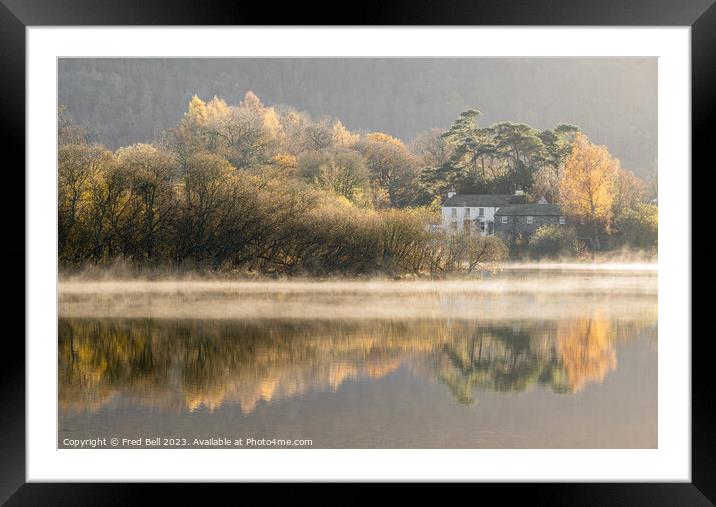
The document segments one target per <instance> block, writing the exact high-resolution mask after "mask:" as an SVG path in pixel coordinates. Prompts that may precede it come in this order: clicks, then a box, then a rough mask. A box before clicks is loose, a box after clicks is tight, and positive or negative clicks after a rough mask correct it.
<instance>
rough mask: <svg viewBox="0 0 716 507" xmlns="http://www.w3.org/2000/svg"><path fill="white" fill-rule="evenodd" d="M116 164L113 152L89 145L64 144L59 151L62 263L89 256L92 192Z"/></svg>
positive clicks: (58, 215)
mask: <svg viewBox="0 0 716 507" xmlns="http://www.w3.org/2000/svg"><path fill="white" fill-rule="evenodd" d="M113 163H114V158H113V155H112V153H111V152H110V151H108V150H106V149H104V148H102V147H94V146H88V145H86V144H63V145H60V147H59V150H58V185H57V227H58V236H59V245H58V248H59V256H60V258H61V259H68V260H69V259H70V258H71V259H73V260H79V259H81V257H82V255H83V254H84V253H86V252H84V250H83V245H84V243H85V242H86V240H87V237H86V236H87V225H88V221H89V220H91V218H92V211H91V209H90V207H91V201H92V198H91V197H92V189H93V185H94V183H95V182H96V181H97V179H98V178H101V176H102V173H103V172H104V171H106V170H107V169H108V166H109V165H111V164H113Z"/></svg>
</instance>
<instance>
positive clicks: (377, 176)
mask: <svg viewBox="0 0 716 507" xmlns="http://www.w3.org/2000/svg"><path fill="white" fill-rule="evenodd" d="M356 149H357V150H358V151H359V152H360V153H361V154H362V155H363V156H364V157H365V158H366V160H367V163H368V169H369V171H370V179H371V183H372V186H373V191H374V194H375V196H376V199H378V200H379V204H380V199H381V196H382V197H383V198H384V199H385V201H386V202H385V204H387V206H389V207H392V208H395V207H401V206H407V205H409V204H410V203H411V202H412V200H413V198H414V197H415V194H416V183H417V178H418V176H419V165H418V161H417V159H416V157H415V156H414V155H413V154H412V153H410V151H409V150H408V148H407V147H406V146H405V145H404V144H403V143H402V142H401V141H400V140H398V139H396V138H394V137H391V136H389V135H387V134H383V133H372V134H369V135H368V136H366V138H365V139H363V140H361V141H360V142H358V144H357V145H356Z"/></svg>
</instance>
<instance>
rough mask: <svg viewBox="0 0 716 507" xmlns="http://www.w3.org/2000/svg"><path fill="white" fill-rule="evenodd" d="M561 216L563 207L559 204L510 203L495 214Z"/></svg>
mask: <svg viewBox="0 0 716 507" xmlns="http://www.w3.org/2000/svg"><path fill="white" fill-rule="evenodd" d="M503 215H510V216H526V215H529V216H559V215H562V208H561V206H560V205H559V204H510V205H509V206H503V207H501V208H500V209H498V210H497V212H496V213H495V216H503Z"/></svg>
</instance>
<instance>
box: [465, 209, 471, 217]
mask: <svg viewBox="0 0 716 507" xmlns="http://www.w3.org/2000/svg"><path fill="white" fill-rule="evenodd" d="M465 216H466V217H469V216H470V208H465Z"/></svg>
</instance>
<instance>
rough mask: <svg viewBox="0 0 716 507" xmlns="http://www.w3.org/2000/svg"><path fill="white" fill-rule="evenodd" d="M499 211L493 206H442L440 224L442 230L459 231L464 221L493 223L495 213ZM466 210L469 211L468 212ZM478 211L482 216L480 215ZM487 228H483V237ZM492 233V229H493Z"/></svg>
mask: <svg viewBox="0 0 716 507" xmlns="http://www.w3.org/2000/svg"><path fill="white" fill-rule="evenodd" d="M498 209H500V208H499V207H495V206H487V207H461V206H443V213H442V222H443V229H445V230H446V231H449V230H461V229H462V228H463V227H464V223H465V219H466V218H467V219H470V220H473V221H474V220H477V221H480V222H485V223H487V222H494V221H495V212H496V211H497V210H498ZM468 210H470V211H469V212H468ZM480 210H482V212H483V214H482V215H480ZM488 230H489V228H488V227H487V226H485V232H484V234H483V235H487V232H488ZM493 231H494V229H493Z"/></svg>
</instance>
